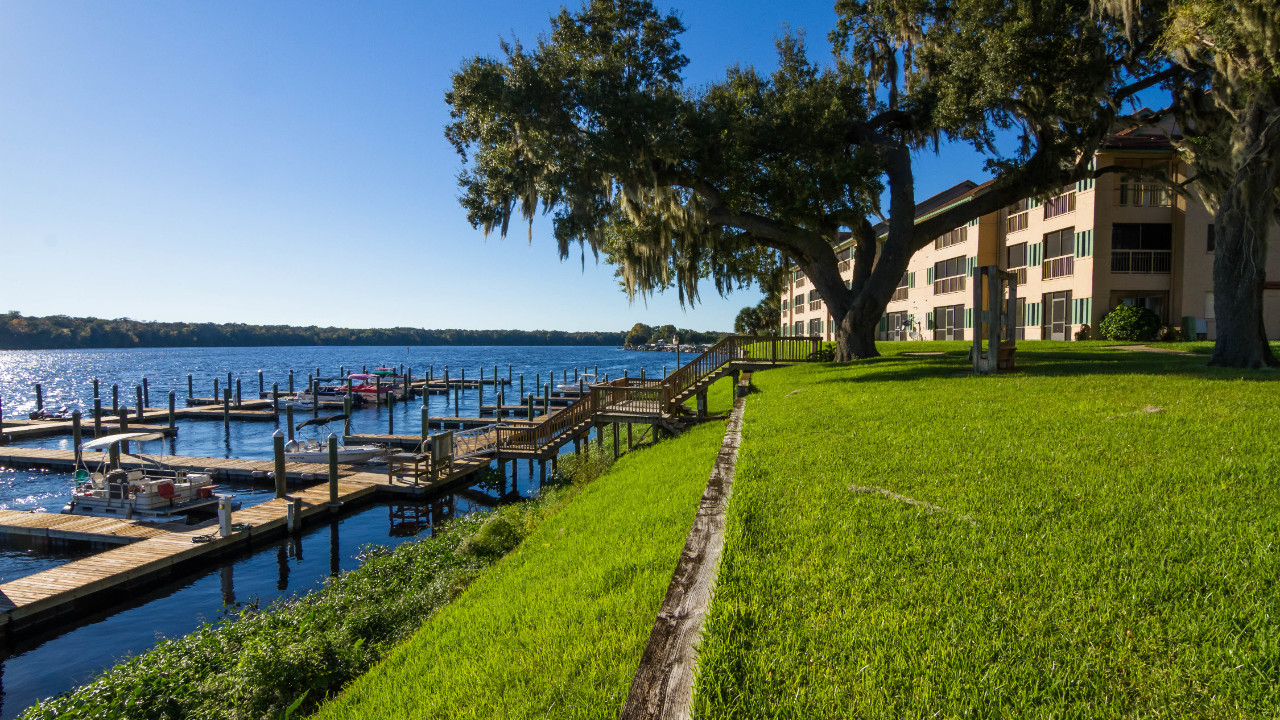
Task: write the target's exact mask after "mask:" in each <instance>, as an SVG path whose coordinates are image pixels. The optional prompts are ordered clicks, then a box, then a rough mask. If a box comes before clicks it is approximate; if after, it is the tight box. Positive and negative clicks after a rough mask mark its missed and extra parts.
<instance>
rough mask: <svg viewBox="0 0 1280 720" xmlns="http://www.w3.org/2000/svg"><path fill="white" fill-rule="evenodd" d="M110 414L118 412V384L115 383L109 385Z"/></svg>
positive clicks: (117, 413)
mask: <svg viewBox="0 0 1280 720" xmlns="http://www.w3.org/2000/svg"><path fill="white" fill-rule="evenodd" d="M111 414H112V415H119V414H120V386H119V385H115V384H113V385H112V386H111Z"/></svg>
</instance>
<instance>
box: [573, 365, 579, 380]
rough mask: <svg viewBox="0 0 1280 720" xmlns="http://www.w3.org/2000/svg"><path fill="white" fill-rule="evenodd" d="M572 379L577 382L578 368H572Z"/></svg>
mask: <svg viewBox="0 0 1280 720" xmlns="http://www.w3.org/2000/svg"><path fill="white" fill-rule="evenodd" d="M573 381H574V382H578V368H574V369H573Z"/></svg>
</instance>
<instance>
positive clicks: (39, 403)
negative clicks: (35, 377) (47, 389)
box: [36, 383, 44, 410]
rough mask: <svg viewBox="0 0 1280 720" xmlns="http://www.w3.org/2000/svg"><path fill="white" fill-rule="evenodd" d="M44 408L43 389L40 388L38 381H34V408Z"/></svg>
mask: <svg viewBox="0 0 1280 720" xmlns="http://www.w3.org/2000/svg"><path fill="white" fill-rule="evenodd" d="M43 409H44V390H41V389H40V383H36V410H43Z"/></svg>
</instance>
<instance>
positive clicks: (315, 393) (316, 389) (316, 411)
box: [311, 377, 320, 417]
mask: <svg viewBox="0 0 1280 720" xmlns="http://www.w3.org/2000/svg"><path fill="white" fill-rule="evenodd" d="M311 417H320V378H318V377H317V378H316V379H315V383H314V384H313V385H312V386H311Z"/></svg>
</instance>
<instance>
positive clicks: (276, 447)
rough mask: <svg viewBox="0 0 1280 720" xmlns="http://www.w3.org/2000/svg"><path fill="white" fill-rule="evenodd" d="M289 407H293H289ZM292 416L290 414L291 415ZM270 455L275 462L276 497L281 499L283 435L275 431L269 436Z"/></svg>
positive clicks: (290, 427) (290, 424)
mask: <svg viewBox="0 0 1280 720" xmlns="http://www.w3.org/2000/svg"><path fill="white" fill-rule="evenodd" d="M289 407H293V406H292V405H290V406H289ZM291 414H292V413H291ZM289 430H290V432H292V431H293V423H289ZM271 455H272V458H273V459H274V460H275V463H276V465H275V481H276V497H277V498H283V497H284V491H285V477H284V433H282V432H280V431H279V430H276V431H275V432H274V433H272V434H271Z"/></svg>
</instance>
